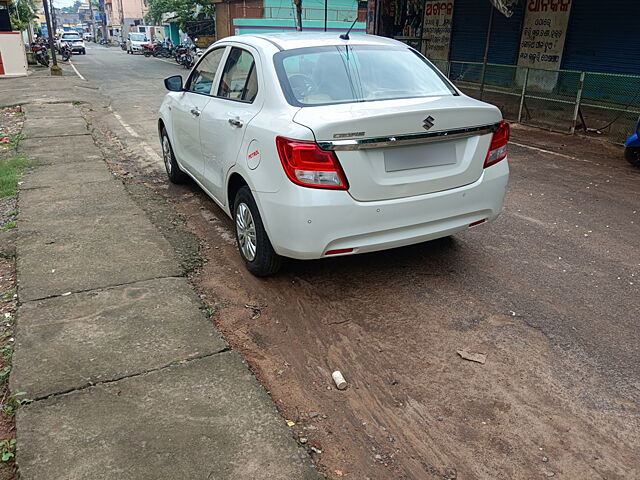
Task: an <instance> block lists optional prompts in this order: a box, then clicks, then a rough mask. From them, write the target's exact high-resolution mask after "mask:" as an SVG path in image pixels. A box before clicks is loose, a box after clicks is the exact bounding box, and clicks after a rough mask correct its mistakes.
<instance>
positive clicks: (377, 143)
mask: <svg viewBox="0 0 640 480" xmlns="http://www.w3.org/2000/svg"><path fill="white" fill-rule="evenodd" d="M499 126H500V123H492V124H489V125H480V126H477V127H465V128H455V129H452V130H440V131H437V132H425V133H409V134H406V135H396V136H395V137H374V138H359V139H353V140H335V141H322V142H318V145H319V146H320V148H322V149H323V150H364V149H369V148H380V147H396V146H398V147H399V146H401V145H416V144H420V143H429V142H441V141H443V140H450V139H459V138H465V137H473V136H475V135H484V134H487V133H494V132H496V131H497V130H498V127H499Z"/></svg>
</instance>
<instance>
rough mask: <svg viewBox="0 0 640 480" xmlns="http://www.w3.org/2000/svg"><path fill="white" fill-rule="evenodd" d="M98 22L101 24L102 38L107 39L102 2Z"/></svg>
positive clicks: (101, 2) (101, 1) (105, 18)
mask: <svg viewBox="0 0 640 480" xmlns="http://www.w3.org/2000/svg"><path fill="white" fill-rule="evenodd" d="M100 21H101V23H102V38H104V39H105V40H108V38H107V12H106V10H105V9H104V0H100Z"/></svg>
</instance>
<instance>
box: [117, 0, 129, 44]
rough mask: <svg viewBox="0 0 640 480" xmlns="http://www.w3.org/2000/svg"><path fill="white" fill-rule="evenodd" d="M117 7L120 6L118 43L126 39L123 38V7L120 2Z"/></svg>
mask: <svg viewBox="0 0 640 480" xmlns="http://www.w3.org/2000/svg"><path fill="white" fill-rule="evenodd" d="M119 5H120V42H126V41H127V38H126V37H125V31H124V5H123V4H122V0H120V2H119Z"/></svg>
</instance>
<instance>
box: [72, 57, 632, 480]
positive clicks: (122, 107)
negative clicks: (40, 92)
mask: <svg viewBox="0 0 640 480" xmlns="http://www.w3.org/2000/svg"><path fill="white" fill-rule="evenodd" d="M73 61H74V63H75V64H76V66H77V67H78V69H79V71H80V72H81V73H82V74H83V75H84V76H85V77H86V78H87V80H88V81H89V82H90V84H92V85H96V86H98V87H99V88H100V92H101V93H102V94H103V95H106V96H108V97H109V98H110V99H111V100H112V106H113V108H114V109H115V110H116V111H117V112H118V113H119V114H120V116H121V117H122V119H123V120H124V121H125V123H127V124H128V125H130V126H131V127H132V128H133V129H134V130H135V131H136V132H137V134H138V135H139V139H141V140H145V141H147V142H148V143H149V144H153V145H154V147H153V148H157V146H156V145H155V143H157V141H156V139H155V138H156V133H155V116H154V112H155V111H156V110H157V107H158V105H159V103H160V101H161V99H162V96H163V90H162V85H161V82H160V80H161V79H162V78H163V77H165V76H168V75H171V74H175V73H180V72H183V70H181V69H180V68H179V67H177V66H175V65H172V64H170V62H164V61H161V60H158V59H147V58H141V57H131V56H129V55H126V54H125V53H124V52H122V51H121V50H119V49H114V48H111V49H107V48H98V47H96V48H92V49H90V50H88V52H87V55H86V56H82V57H74V60H73ZM513 136H514V139H515V143H514V144H513V145H512V147H511V157H510V164H511V168H512V179H511V184H510V191H509V194H508V197H507V201H506V205H505V211H504V214H503V215H502V216H501V217H500V219H499V220H498V221H497V222H495V223H494V224H492V225H490V226H487V227H483V228H478V229H474V230H472V231H469V232H466V233H463V234H460V235H457V236H456V238H455V239H454V240H451V241H441V242H433V243H430V244H424V245H418V246H414V247H409V248H404V249H398V250H394V251H391V252H382V253H378V254H373V255H366V256H360V257H353V258H344V259H335V260H331V261H322V262H290V263H289V264H288V265H287V268H286V269H285V271H284V272H283V273H282V275H280V276H279V277H278V278H276V279H271V280H268V281H259V280H256V279H254V278H252V277H251V276H250V275H248V274H246V273H245V272H244V270H243V268H242V265H241V263H240V261H239V259H238V256H237V254H236V252H235V247H234V246H233V244H232V242H231V241H230V231H231V230H230V224H229V222H228V221H227V220H226V218H225V217H224V215H223V214H222V213H221V212H220V211H219V210H218V209H217V208H216V207H215V206H214V205H213V203H212V202H211V201H209V200H208V199H206V198H205V197H204V195H202V194H200V193H199V192H198V190H197V189H196V188H195V187H188V188H186V189H185V188H181V189H176V188H173V189H169V193H168V194H169V196H171V197H172V198H174V199H175V200H176V204H177V208H178V209H179V210H180V211H181V212H182V213H184V214H185V215H186V216H187V218H188V219H189V222H190V224H191V226H192V228H193V229H194V230H195V231H196V232H198V233H199V234H200V235H201V237H202V238H203V239H204V240H206V241H208V242H209V244H210V245H212V246H213V245H215V246H216V248H212V249H209V250H205V254H206V256H207V258H208V259H209V262H208V263H207V265H206V266H205V267H204V268H203V270H202V272H201V274H200V276H199V277H198V278H197V279H196V283H197V285H198V286H199V288H200V289H201V290H202V291H203V292H204V294H205V295H209V298H212V297H213V298H217V299H218V300H217V301H215V302H214V303H213V306H214V307H218V309H219V311H220V312H221V313H220V314H219V317H218V320H219V323H220V326H221V328H222V330H223V332H224V333H225V334H226V336H227V339H228V340H229V341H230V343H231V344H232V346H234V347H236V348H239V349H240V350H241V351H242V352H243V353H244V354H245V355H246V356H247V357H248V359H249V361H250V362H251V364H252V366H253V367H254V368H255V369H256V370H257V372H258V373H259V376H260V378H261V380H262V381H263V382H264V383H265V384H266V386H267V388H268V389H269V390H270V391H271V392H272V393H273V395H274V397H275V398H276V399H278V400H279V401H280V407H281V409H282V411H283V412H284V413H285V414H286V415H290V416H292V417H295V416H296V415H298V416H301V417H302V419H303V420H304V419H305V418H306V421H308V422H313V420H311V418H315V417H309V418H307V417H305V414H304V413H302V414H301V413H300V412H301V411H302V412H304V411H309V410H315V411H320V412H323V413H324V412H326V413H327V414H328V417H329V418H328V419H326V420H325V421H324V423H323V424H321V425H315V426H316V427H317V430H316V431H314V432H311V433H312V434H313V436H314V438H315V439H316V441H317V442H318V443H319V444H322V445H323V448H322V450H323V454H322V456H321V457H319V458H318V461H319V462H320V464H321V465H322V466H323V467H324V468H325V469H327V471H329V470H332V469H334V468H340V469H342V470H345V471H351V472H354V473H355V474H356V477H358V478H360V477H361V476H364V475H368V476H370V477H372V478H380V479H386V478H398V476H401V475H405V476H406V477H402V478H431V477H430V475H431V476H437V475H440V477H443V476H445V475H449V474H450V473H451V471H455V472H458V474H461V475H463V476H464V478H467V477H468V478H500V477H502V476H503V475H502V473H504V475H505V478H533V476H535V475H539V474H544V473H545V472H547V471H554V472H556V473H564V474H565V477H566V478H600V477H609V478H632V477H634V476H636V475H640V473H639V472H640V471H639V470H638V458H639V456H640V451H639V446H640V438H639V436H638V431H639V430H638V426H639V418H640V414H639V409H638V405H639V403H638V402H639V400H640V362H639V361H638V358H639V356H640V348H639V346H638V332H639V330H640V315H638V312H639V311H640V295H639V292H640V289H639V287H640V278H639V277H640V254H638V248H637V243H638V242H637V240H638V238H640V205H639V202H638V198H639V195H638V194H639V190H640V175H639V174H638V172H636V171H633V170H631V169H630V168H629V167H627V166H626V165H625V163H624V161H623V160H622V158H621V150H620V149H619V148H617V147H612V146H610V145H608V144H606V143H601V142H597V141H595V140H584V139H581V138H577V137H576V138H570V137H566V136H562V135H555V134H549V133H546V132H542V131H539V130H533V129H527V128H524V127H519V128H514V130H513ZM125 139H126V134H125ZM129 140H132V139H129ZM133 143H135V142H133ZM532 147H533V148H532ZM246 304H251V305H258V304H260V305H268V308H265V309H264V310H263V311H262V314H261V317H260V321H259V322H255V321H253V322H252V321H251V320H249V319H250V318H251V312H250V311H248V310H247V309H246V308H245V305H246ZM462 347H469V348H472V349H479V350H482V351H484V352H486V353H488V354H489V359H490V360H489V362H488V363H487V364H486V365H485V366H483V367H479V368H476V366H475V365H469V364H464V363H461V360H460V359H459V358H458V357H457V356H456V354H455V351H456V349H459V348H462ZM283 365H284V367H283ZM337 366H340V367H341V368H342V369H344V370H346V373H347V375H348V376H349V377H350V378H351V381H352V382H353V384H354V387H355V388H354V389H352V390H350V391H349V392H350V393H347V394H345V395H343V396H342V397H340V398H336V397H335V396H334V394H333V392H331V391H327V390H326V388H325V387H326V386H327V384H326V378H327V373H328V372H330V371H331V369H332V368H336V367H337ZM336 432H340V434H339V435H336ZM300 433H301V434H304V435H305V436H311V433H310V432H309V431H302V432H300ZM337 437H339V438H337ZM387 437H388V438H392V439H393V440H388V438H387ZM614 444H615V445H614ZM372 449H373V450H372ZM542 451H544V454H545V455H547V456H549V457H552V458H553V462H552V463H551V464H546V462H545V463H544V464H543V463H540V462H541V460H540V458H541V456H542V453H541V452H542ZM372 452H373V453H372ZM496 472H500V473H501V474H496ZM447 478H453V477H447Z"/></svg>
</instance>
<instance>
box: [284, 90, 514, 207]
mask: <svg viewBox="0 0 640 480" xmlns="http://www.w3.org/2000/svg"><path fill="white" fill-rule="evenodd" d="M500 120H501V115H500V111H499V110H498V109H497V108H496V107H494V106H492V105H488V104H485V103H482V102H479V101H477V100H473V99H471V98H468V97H465V96H443V97H430V98H414V99H401V100H385V101H374V102H361V103H349V104H340V105H325V106H317V107H304V108H301V109H300V110H299V111H298V112H297V113H296V115H295V117H294V121H295V122H297V123H299V124H301V125H304V126H306V127H308V128H310V129H311V130H312V131H313V132H314V135H315V138H316V141H317V142H318V143H319V144H320V146H321V147H322V148H325V149H330V150H335V152H336V155H337V156H338V159H339V160H340V163H341V165H342V168H343V170H344V172H345V174H346V177H347V179H348V181H349V193H350V195H351V196H352V197H353V198H354V199H356V200H359V201H375V200H388V199H394V198H402V197H410V196H415V195H424V194H428V193H433V192H438V191H443V190H449V189H452V188H456V187H460V186H463V185H468V184H470V183H473V182H475V181H476V180H478V179H479V178H480V176H481V175H482V170H483V166H484V160H485V157H486V154H487V151H488V148H489V144H490V142H491V135H492V131H493V129H494V128H495V125H496V124H497V123H499V122H500Z"/></svg>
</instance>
